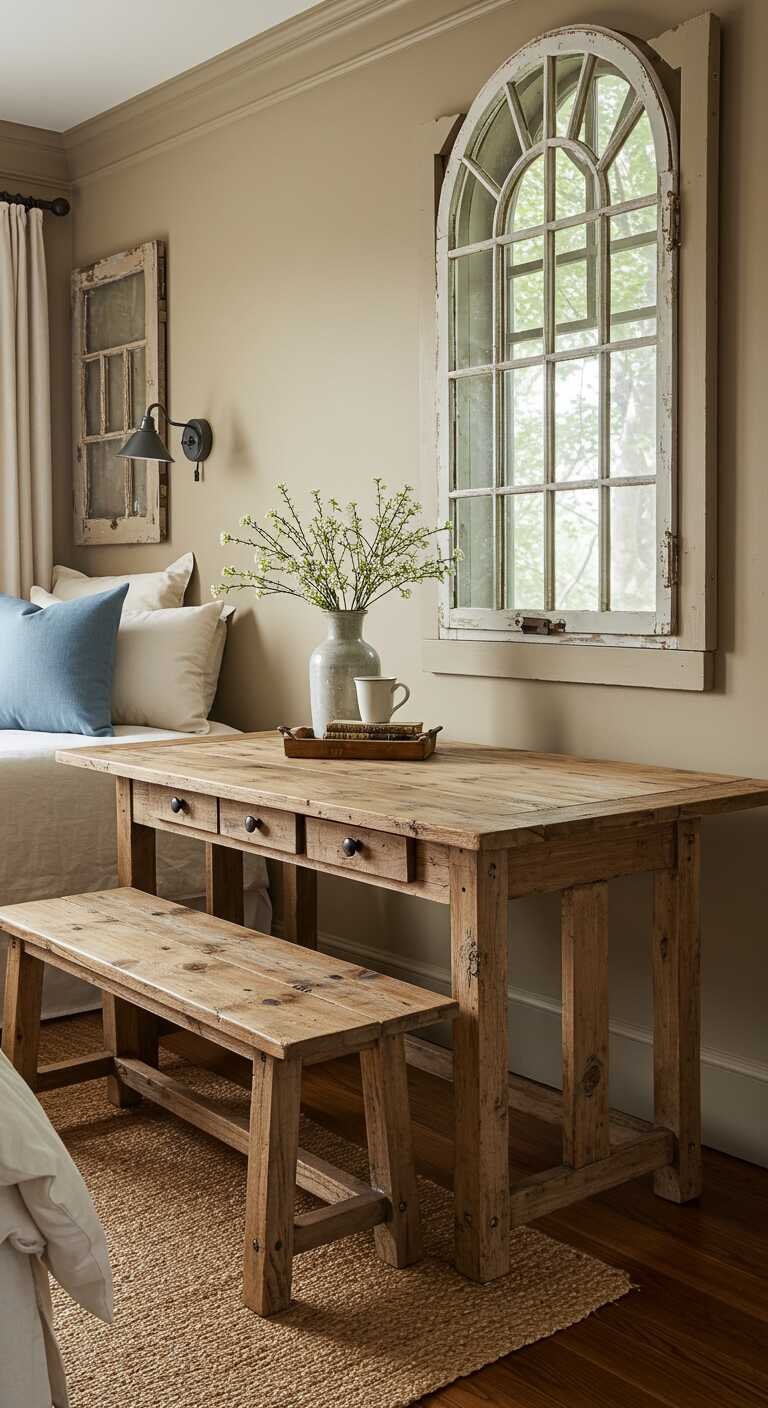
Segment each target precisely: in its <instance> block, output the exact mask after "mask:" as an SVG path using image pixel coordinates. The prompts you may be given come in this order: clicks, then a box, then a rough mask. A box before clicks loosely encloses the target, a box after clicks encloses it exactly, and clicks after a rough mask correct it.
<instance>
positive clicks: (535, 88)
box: [515, 63, 544, 142]
mask: <svg viewBox="0 0 768 1408" xmlns="http://www.w3.org/2000/svg"><path fill="white" fill-rule="evenodd" d="M515 88H516V90H517V96H518V97H519V99H520V106H521V108H522V109H523V116H524V117H525V121H526V125H527V127H528V131H529V133H530V136H531V141H532V142H539V141H541V137H542V118H543V111H544V69H543V67H542V65H541V64H540V63H537V64H534V66H533V68H532V69H530V70H529V72H528V73H526V74H525V75H524V76H523V77H522V78H518V79H517V82H516V83H515Z"/></svg>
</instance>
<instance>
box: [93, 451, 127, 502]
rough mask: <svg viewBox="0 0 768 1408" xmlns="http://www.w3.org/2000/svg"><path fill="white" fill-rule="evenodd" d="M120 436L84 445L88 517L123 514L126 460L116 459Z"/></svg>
mask: <svg viewBox="0 0 768 1408" xmlns="http://www.w3.org/2000/svg"><path fill="white" fill-rule="evenodd" d="M119 449H120V441H119V440H100V441H97V442H96V444H95V445H86V446H85V454H86V464H87V468H88V517H89V518H123V517H124V515H125V471H126V468H127V464H128V462H127V460H121V459H118V454H117V452H118V450H119Z"/></svg>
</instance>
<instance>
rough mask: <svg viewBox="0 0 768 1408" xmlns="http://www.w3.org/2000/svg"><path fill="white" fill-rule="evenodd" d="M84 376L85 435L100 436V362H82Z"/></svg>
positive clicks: (98, 360) (96, 360)
mask: <svg viewBox="0 0 768 1408" xmlns="http://www.w3.org/2000/svg"><path fill="white" fill-rule="evenodd" d="M83 371H84V376H85V433H86V435H101V361H100V359H99V358H98V357H97V358H96V359H95V361H93V362H83Z"/></svg>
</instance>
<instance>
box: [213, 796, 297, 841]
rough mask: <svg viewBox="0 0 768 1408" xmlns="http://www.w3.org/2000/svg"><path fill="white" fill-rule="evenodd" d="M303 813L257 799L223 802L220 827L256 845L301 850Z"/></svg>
mask: <svg viewBox="0 0 768 1408" xmlns="http://www.w3.org/2000/svg"><path fill="white" fill-rule="evenodd" d="M302 820H303V818H302V817H298V816H295V815H294V813H293V812H283V811H279V810H278V809H277V807H259V806H257V805H256V804H255V803H252V804H251V805H250V806H249V805H248V803H247V802H230V801H226V800H225V799H224V798H223V797H222V799H221V801H220V802H219V831H220V832H221V834H222V836H231V837H233V839H234V840H235V841H248V842H250V843H251V844H252V845H254V846H267V847H269V849H270V850H273V851H289V852H290V853H291V855H295V854H296V852H297V851H300V850H301V845H300V843H299V842H300V834H301V833H300V823H301V821H302Z"/></svg>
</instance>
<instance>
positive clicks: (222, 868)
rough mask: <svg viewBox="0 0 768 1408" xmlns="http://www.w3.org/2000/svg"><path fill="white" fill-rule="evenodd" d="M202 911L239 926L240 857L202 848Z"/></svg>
mask: <svg viewBox="0 0 768 1408" xmlns="http://www.w3.org/2000/svg"><path fill="white" fill-rule="evenodd" d="M205 907H206V910H207V911H208V913H209V914H213V915H216V916H217V917H218V918H219V919H230V920H231V921H232V923H233V924H242V922H243V918H244V915H243V853H242V851H234V850H232V849H231V848H227V847H224V846H215V845H213V844H212V843H210V842H206V844H205Z"/></svg>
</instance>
